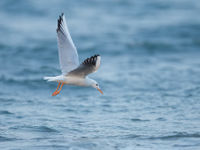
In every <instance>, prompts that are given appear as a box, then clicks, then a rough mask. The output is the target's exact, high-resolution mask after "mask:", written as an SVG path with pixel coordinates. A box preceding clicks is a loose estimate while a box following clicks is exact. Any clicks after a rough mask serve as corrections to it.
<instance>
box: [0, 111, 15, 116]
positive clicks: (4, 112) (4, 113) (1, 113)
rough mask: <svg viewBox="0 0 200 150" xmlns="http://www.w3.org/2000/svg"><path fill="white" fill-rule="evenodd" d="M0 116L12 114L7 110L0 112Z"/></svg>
mask: <svg viewBox="0 0 200 150" xmlns="http://www.w3.org/2000/svg"><path fill="white" fill-rule="evenodd" d="M0 115H13V113H11V112H9V111H7V110H0Z"/></svg>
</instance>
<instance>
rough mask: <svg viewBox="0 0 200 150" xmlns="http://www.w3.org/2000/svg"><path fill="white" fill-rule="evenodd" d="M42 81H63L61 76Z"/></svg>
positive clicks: (45, 78)
mask: <svg viewBox="0 0 200 150" xmlns="http://www.w3.org/2000/svg"><path fill="white" fill-rule="evenodd" d="M43 79H44V80H47V81H48V82H53V81H54V82H62V81H64V78H63V76H56V77H44V78H43Z"/></svg>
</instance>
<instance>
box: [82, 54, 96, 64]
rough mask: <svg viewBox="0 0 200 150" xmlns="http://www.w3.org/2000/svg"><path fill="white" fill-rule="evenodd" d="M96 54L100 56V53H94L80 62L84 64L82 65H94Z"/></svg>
mask: <svg viewBox="0 0 200 150" xmlns="http://www.w3.org/2000/svg"><path fill="white" fill-rule="evenodd" d="M98 56H100V55H99V54H96V55H94V56H91V57H90V58H87V59H86V60H85V61H84V62H83V63H82V64H84V65H96V62H97V57H98Z"/></svg>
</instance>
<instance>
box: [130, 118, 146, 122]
mask: <svg viewBox="0 0 200 150" xmlns="http://www.w3.org/2000/svg"><path fill="white" fill-rule="evenodd" d="M131 121H133V122H140V121H141V122H145V121H150V120H142V119H138V118H132V119H131Z"/></svg>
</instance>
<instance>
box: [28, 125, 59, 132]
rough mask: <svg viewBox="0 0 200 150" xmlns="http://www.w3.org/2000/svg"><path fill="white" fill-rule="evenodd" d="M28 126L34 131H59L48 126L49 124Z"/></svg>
mask: <svg viewBox="0 0 200 150" xmlns="http://www.w3.org/2000/svg"><path fill="white" fill-rule="evenodd" d="M28 128H30V129H32V130H33V131H38V132H58V131H57V130H55V129H53V128H50V127H47V126H32V127H28Z"/></svg>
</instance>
